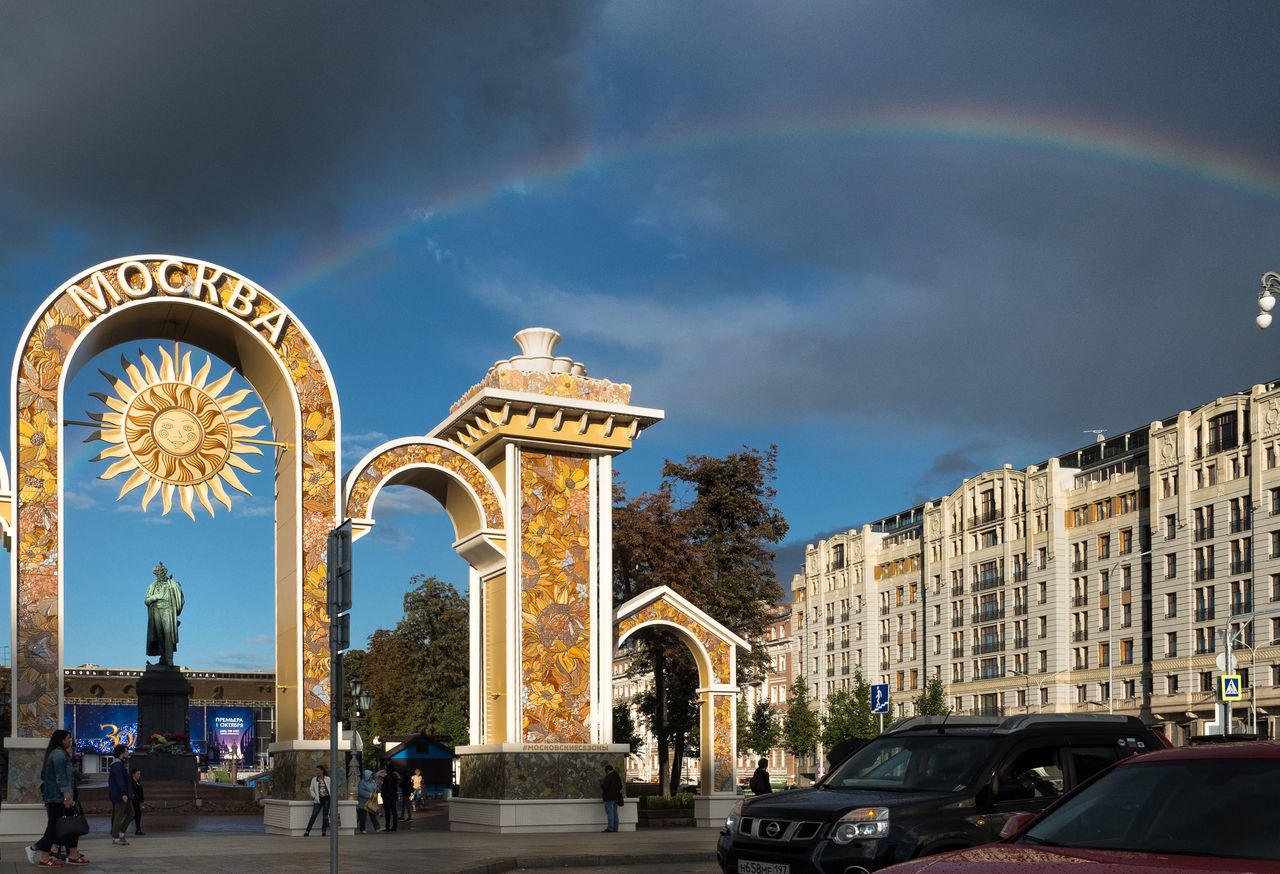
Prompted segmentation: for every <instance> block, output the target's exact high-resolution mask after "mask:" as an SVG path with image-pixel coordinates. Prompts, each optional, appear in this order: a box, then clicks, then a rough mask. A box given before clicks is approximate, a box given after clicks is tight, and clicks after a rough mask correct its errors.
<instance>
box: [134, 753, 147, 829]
mask: <svg viewBox="0 0 1280 874" xmlns="http://www.w3.org/2000/svg"><path fill="white" fill-rule="evenodd" d="M130 776H131V777H132V778H133V833H134V834H135V835H141V834H146V832H144V831H143V830H142V771H141V770H139V769H137V768H135V769H134V771H133V774H131V775H130Z"/></svg>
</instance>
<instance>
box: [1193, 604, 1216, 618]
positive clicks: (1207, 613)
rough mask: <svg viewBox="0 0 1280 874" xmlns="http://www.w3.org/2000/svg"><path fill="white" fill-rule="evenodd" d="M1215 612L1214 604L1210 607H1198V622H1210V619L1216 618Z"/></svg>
mask: <svg viewBox="0 0 1280 874" xmlns="http://www.w3.org/2000/svg"><path fill="white" fill-rule="evenodd" d="M1213 613H1214V610H1213V605H1212V604H1211V605H1209V606H1208V607H1197V608H1196V622H1208V621H1209V620H1210V619H1213V618H1214V615H1213Z"/></svg>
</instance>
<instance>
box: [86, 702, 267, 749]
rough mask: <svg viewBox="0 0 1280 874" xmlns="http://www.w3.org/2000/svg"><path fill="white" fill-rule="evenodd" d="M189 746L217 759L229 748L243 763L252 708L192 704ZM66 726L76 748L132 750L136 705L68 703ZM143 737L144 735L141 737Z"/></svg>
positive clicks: (251, 728)
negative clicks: (116, 746) (237, 753)
mask: <svg viewBox="0 0 1280 874" xmlns="http://www.w3.org/2000/svg"><path fill="white" fill-rule="evenodd" d="M188 722H189V724H190V727H191V748H192V750H193V751H194V752H196V753H198V754H200V755H204V754H206V753H207V754H208V758H209V761H211V762H220V761H222V760H223V759H225V758H226V757H227V755H228V753H230V751H231V750H232V749H238V750H239V751H240V757H241V758H240V760H241V761H242V762H252V761H254V748H253V735H254V720H253V708H252V707H221V706H205V705H199V704H197V705H192V706H191V707H190V708H189V711H188ZM66 725H67V727H68V728H69V729H70V730H71V733H72V734H73V735H74V736H75V739H76V747H75V748H76V751H77V752H81V753H103V754H106V755H110V754H111V749H112V747H114V746H115V745H116V744H118V743H122V744H124V745H125V746H127V747H128V748H129V750H130V752H132V751H133V750H134V749H135V748H136V747H137V745H138V742H139V740H140V739H139V738H138V707H137V705H135V704H68V705H67V708H66ZM141 740H144V741H145V740H146V738H141Z"/></svg>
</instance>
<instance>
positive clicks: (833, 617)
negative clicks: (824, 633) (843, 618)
mask: <svg viewBox="0 0 1280 874" xmlns="http://www.w3.org/2000/svg"><path fill="white" fill-rule="evenodd" d="M827 624H828V625H835V624H836V614H834V613H828V614H827Z"/></svg>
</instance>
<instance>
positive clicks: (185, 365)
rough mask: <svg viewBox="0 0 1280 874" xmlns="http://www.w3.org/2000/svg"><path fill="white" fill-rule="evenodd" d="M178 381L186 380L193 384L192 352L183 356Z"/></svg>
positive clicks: (188, 383)
mask: <svg viewBox="0 0 1280 874" xmlns="http://www.w3.org/2000/svg"><path fill="white" fill-rule="evenodd" d="M177 379H178V382H185V383H186V384H187V385H191V353H190V352H188V353H187V354H186V355H183V356H182V370H181V372H179V373H178V377H177Z"/></svg>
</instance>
